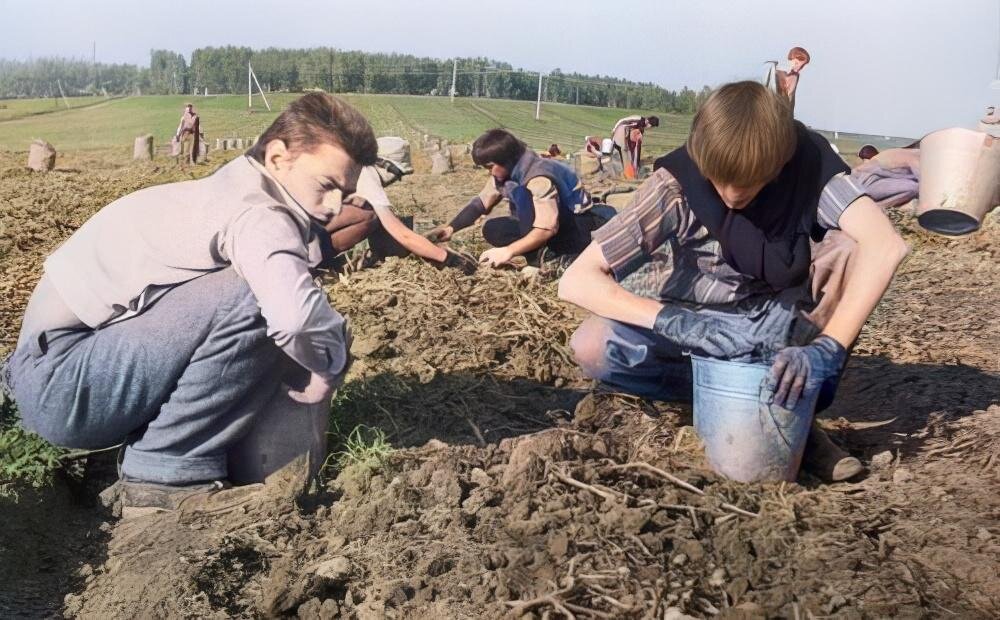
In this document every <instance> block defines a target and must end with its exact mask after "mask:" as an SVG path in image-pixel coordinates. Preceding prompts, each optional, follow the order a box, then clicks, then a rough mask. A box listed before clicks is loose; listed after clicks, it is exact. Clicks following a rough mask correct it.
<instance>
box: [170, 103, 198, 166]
mask: <svg viewBox="0 0 1000 620" xmlns="http://www.w3.org/2000/svg"><path fill="white" fill-rule="evenodd" d="M174 139H176V140H177V141H178V142H180V145H181V161H183V162H184V163H186V164H194V163H197V161H198V152H199V151H198V149H199V148H200V147H201V144H200V140H201V119H200V118H199V117H198V114H196V113H195V111H194V105H193V104H190V103H185V104H184V112H183V113H181V122H180V124H179V125H177V131H176V133H175V134H174Z"/></svg>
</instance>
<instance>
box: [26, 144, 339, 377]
mask: <svg viewBox="0 0 1000 620" xmlns="http://www.w3.org/2000/svg"><path fill="white" fill-rule="evenodd" d="M310 224H311V220H310V217H309V214H308V213H307V212H306V211H305V210H304V209H303V208H302V207H301V206H300V205H299V204H298V203H297V202H296V201H295V200H294V199H293V198H292V197H291V196H290V195H289V194H288V193H287V192H286V191H285V190H284V188H282V187H281V185H280V184H279V183H278V182H277V181H276V180H274V178H273V177H271V175H270V174H269V173H268V172H267V171H266V170H265V169H264V167H263V166H261V165H260V164H258V163H257V162H256V161H254V160H252V159H250V158H248V157H237V158H236V159H235V160H233V161H232V162H230V163H228V164H226V165H225V166H223V167H222V168H220V169H219V170H218V171H217V172H215V174H213V175H211V176H209V177H206V178H204V179H200V180H196V181H184V182H181V183H171V184H167V185H159V186H156V187H150V188H147V189H143V190H140V191H137V192H134V193H132V194H129V195H127V196H124V197H122V198H120V199H118V200H116V201H114V202H112V203H111V204H109V205H108V206H106V207H104V208H103V209H101V210H100V211H99V212H98V213H96V214H95V215H94V216H93V217H92V218H90V220H88V221H87V222H86V223H85V224H84V225H83V226H82V227H80V229H79V230H77V231H76V232H75V233H74V234H73V235H72V236H71V237H70V238H69V239H68V240H67V241H66V242H65V243H63V245H62V246H60V247H59V248H58V249H57V250H56V251H55V252H54V253H53V254H52V255H51V256H49V258H48V259H47V260H46V261H45V274H46V277H47V278H48V280H49V281H50V282H51V283H52V285H53V286H54V288H55V290H56V291H57V292H58V294H59V297H61V298H62V300H63V301H64V302H65V304H66V306H67V307H68V308H69V309H70V310H72V312H73V313H74V314H75V315H76V316H77V317H79V319H80V320H81V321H82V322H83V323H86V324H87V325H88V326H90V327H92V328H97V327H101V326H104V325H107V324H109V323H112V322H115V321H121V320H124V319H127V318H129V317H131V316H134V315H136V314H138V313H141V312H142V311H143V310H144V309H145V308H147V307H148V306H149V305H150V304H151V303H152V302H153V301H155V300H156V298H157V297H158V296H159V295H162V294H163V293H164V292H165V291H167V290H169V289H170V288H171V287H173V286H176V285H178V284H180V283H182V282H186V281H188V280H191V279H193V278H197V277H198V276H200V275H203V274H205V273H209V272H212V271H216V270H219V269H223V268H225V267H228V266H230V265H232V267H233V268H234V269H235V270H236V272H237V273H238V274H239V275H240V276H241V277H243V278H244V279H245V280H246V281H247V283H248V284H249V286H250V289H251V290H252V291H253V293H254V295H255V296H256V298H257V302H258V304H259V305H260V309H261V314H262V315H263V316H264V319H265V320H266V321H267V330H268V335H269V336H270V337H271V338H272V339H274V341H275V343H276V344H277V345H278V346H280V347H281V348H282V349H283V350H284V351H285V353H287V354H288V356H289V357H291V358H292V359H294V360H295V361H297V362H298V363H299V364H301V365H302V366H303V367H304V368H306V369H307V370H310V371H312V372H315V373H317V374H319V375H321V376H323V377H324V378H325V379H327V380H328V381H333V380H334V379H336V378H337V377H338V376H339V375H340V374H342V372H343V370H344V368H345V367H346V362H347V354H348V353H347V347H348V344H349V343H348V342H347V338H348V337H349V336H348V335H347V334H346V324H345V320H344V318H343V317H342V316H341V315H340V314H339V313H337V312H336V311H335V310H334V309H333V308H331V307H330V304H329V302H328V301H327V298H326V294H325V293H324V292H323V290H322V289H320V288H319V287H318V286H317V285H316V283H315V281H314V280H313V278H312V275H311V274H310V271H309V270H310V268H311V267H314V266H315V265H316V264H318V263H319V260H320V249H319V243H318V239H317V238H316V236H315V232H314V231H316V230H322V229H321V228H317V227H315V226H311V225H310Z"/></svg>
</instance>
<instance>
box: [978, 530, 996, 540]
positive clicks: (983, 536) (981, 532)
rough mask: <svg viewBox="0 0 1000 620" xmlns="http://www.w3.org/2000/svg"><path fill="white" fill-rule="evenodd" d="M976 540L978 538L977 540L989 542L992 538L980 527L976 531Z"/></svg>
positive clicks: (987, 531)
mask: <svg viewBox="0 0 1000 620" xmlns="http://www.w3.org/2000/svg"><path fill="white" fill-rule="evenodd" d="M976 538H978V539H979V540H989V539H991V538H993V534H990V531H989V530H988V529H986V528H985V527H981V528H979V529H978V530H976Z"/></svg>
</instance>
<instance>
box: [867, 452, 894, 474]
mask: <svg viewBox="0 0 1000 620" xmlns="http://www.w3.org/2000/svg"><path fill="white" fill-rule="evenodd" d="M892 460H893V456H892V452H891V451H890V450H886V451H885V452H879V453H878V454H876V455H875V456H873V457H872V469H876V470H877V469H888V468H889V467H891V466H892Z"/></svg>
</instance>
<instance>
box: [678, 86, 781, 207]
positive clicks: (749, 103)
mask: <svg viewBox="0 0 1000 620" xmlns="http://www.w3.org/2000/svg"><path fill="white" fill-rule="evenodd" d="M795 146H796V131H795V122H794V121H793V120H792V110H791V107H790V106H789V104H788V100H787V99H785V98H784V97H782V96H781V95H778V94H776V93H773V92H771V91H770V90H768V89H767V88H765V87H764V86H762V85H761V84H758V83H757V82H749V81H746V82H733V83H731V84H726V85H724V86H722V87H720V88H718V89H717V90H715V91H714V92H713V93H712V94H711V95H709V97H708V99H707V100H706V101H705V103H703V104H702V106H701V107H700V108H699V109H698V112H697V113H696V114H695V116H694V122H693V123H692V124H691V135H690V136H688V140H687V149H688V153H689V154H690V155H691V159H692V160H693V161H694V163H695V165H697V166H698V169H699V170H700V171H701V174H702V175H703V176H705V177H707V178H709V179H711V180H713V181H715V182H716V183H723V184H729V185H736V186H737V187H751V186H753V185H757V184H760V183H767V182H768V181H770V180H771V179H773V178H774V177H776V176H777V175H778V173H779V172H780V171H781V168H782V167H783V166H784V165H785V163H786V162H788V160H789V159H791V157H792V154H793V153H794V152H795Z"/></svg>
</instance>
